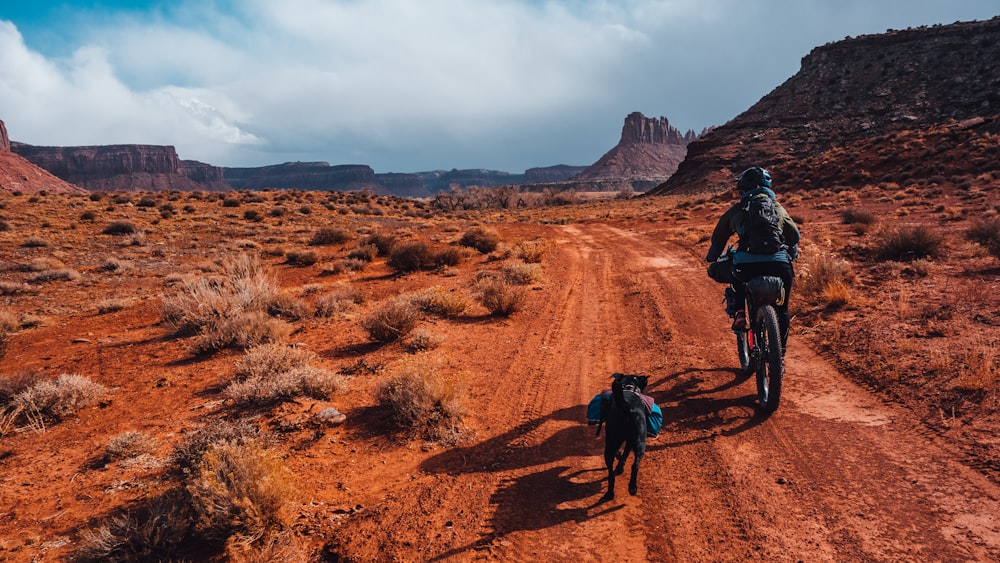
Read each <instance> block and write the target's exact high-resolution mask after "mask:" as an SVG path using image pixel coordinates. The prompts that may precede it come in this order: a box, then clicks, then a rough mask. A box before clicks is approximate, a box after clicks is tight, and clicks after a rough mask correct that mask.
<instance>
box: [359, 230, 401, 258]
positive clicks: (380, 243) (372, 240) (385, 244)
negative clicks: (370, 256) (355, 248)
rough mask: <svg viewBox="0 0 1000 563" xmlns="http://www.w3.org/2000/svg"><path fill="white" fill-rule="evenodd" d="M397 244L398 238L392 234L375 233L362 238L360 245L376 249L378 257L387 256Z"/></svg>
mask: <svg viewBox="0 0 1000 563" xmlns="http://www.w3.org/2000/svg"><path fill="white" fill-rule="evenodd" d="M397 242H399V238H398V237H396V235H394V234H392V233H382V232H376V233H372V234H370V235H367V236H365V237H364V238H362V239H361V244H360V245H361V246H368V245H372V246H374V247H375V248H377V249H378V255H379V256H388V255H389V252H391V251H392V248H393V247H394V246H396V243H397Z"/></svg>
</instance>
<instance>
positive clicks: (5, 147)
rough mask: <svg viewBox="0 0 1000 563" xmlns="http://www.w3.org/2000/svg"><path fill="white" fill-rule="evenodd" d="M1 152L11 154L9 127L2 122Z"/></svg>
mask: <svg viewBox="0 0 1000 563" xmlns="http://www.w3.org/2000/svg"><path fill="white" fill-rule="evenodd" d="M0 152H10V138H9V137H7V127H6V126H5V125H4V124H3V121H0Z"/></svg>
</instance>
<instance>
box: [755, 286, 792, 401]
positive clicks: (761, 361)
mask: <svg viewBox="0 0 1000 563" xmlns="http://www.w3.org/2000/svg"><path fill="white" fill-rule="evenodd" d="M753 331H754V338H755V340H756V342H755V343H754V344H755V345H756V347H757V349H758V350H759V351H760V355H759V357H758V358H757V399H758V401H759V402H760V410H761V411H763V412H764V413H767V414H770V413H772V412H774V411H775V410H776V409H777V408H778V401H779V400H780V399H781V378H782V377H783V376H784V375H785V361H784V357H783V355H782V353H781V332H780V330H779V329H778V314H777V313H776V312H775V310H774V307H772V306H771V305H763V306H761V307H759V308H758V309H757V315H756V318H755V319H754V323H753Z"/></svg>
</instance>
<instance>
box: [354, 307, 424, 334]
mask: <svg viewBox="0 0 1000 563" xmlns="http://www.w3.org/2000/svg"><path fill="white" fill-rule="evenodd" d="M419 321H420V311H419V309H417V306H416V305H414V304H413V300H412V299H410V297H408V296H397V297H394V298H392V299H389V300H387V301H385V302H383V303H381V304H380V305H379V306H378V307H376V308H375V310H373V311H372V312H371V313H369V314H368V315H367V316H366V317H364V318H363V319H362V320H361V327H362V328H363V329H365V331H366V332H368V336H370V337H371V339H372V340H375V341H376V342H393V341H396V340H399V339H400V338H403V337H404V336H406V335H407V334H409V333H410V331H412V330H413V329H414V328H415V327H416V326H417V323H418V322H419Z"/></svg>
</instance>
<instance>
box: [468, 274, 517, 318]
mask: <svg viewBox="0 0 1000 563" xmlns="http://www.w3.org/2000/svg"><path fill="white" fill-rule="evenodd" d="M526 297H527V294H526V293H525V291H524V288H522V287H519V286H515V285H511V284H510V283H508V282H506V281H504V280H502V279H498V278H492V277H486V278H483V279H481V280H479V282H477V284H476V298H477V299H478V301H479V302H480V303H481V304H482V305H483V307H486V310H488V311H489V312H490V314H491V315H493V316H499V317H507V316H510V315H512V314H514V313H516V312H517V311H519V310H521V307H522V306H523V305H524V300H525V298H526Z"/></svg>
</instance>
